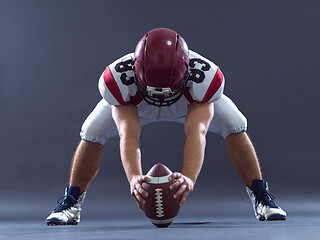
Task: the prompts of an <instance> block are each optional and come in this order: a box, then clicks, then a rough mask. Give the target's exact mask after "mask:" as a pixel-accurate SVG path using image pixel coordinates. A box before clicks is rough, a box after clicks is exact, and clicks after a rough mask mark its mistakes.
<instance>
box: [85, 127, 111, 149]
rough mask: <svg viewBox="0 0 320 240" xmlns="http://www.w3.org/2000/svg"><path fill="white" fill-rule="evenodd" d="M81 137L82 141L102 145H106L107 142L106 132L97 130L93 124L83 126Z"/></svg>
mask: <svg viewBox="0 0 320 240" xmlns="http://www.w3.org/2000/svg"><path fill="white" fill-rule="evenodd" d="M80 137H81V139H82V140H86V141H88V142H94V143H100V144H101V145H104V144H105V143H106V141H107V139H106V136H105V132H104V131H101V129H99V128H97V126H94V125H92V124H89V125H88V124H83V125H82V128H81V132H80Z"/></svg>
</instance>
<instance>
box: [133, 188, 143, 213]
mask: <svg viewBox="0 0 320 240" xmlns="http://www.w3.org/2000/svg"><path fill="white" fill-rule="evenodd" d="M131 195H132V197H133V198H134V200H135V201H136V203H137V205H138V208H139V209H140V210H141V211H143V210H142V206H141V203H140V202H139V201H138V199H137V198H136V196H135V194H134V192H132V193H131Z"/></svg>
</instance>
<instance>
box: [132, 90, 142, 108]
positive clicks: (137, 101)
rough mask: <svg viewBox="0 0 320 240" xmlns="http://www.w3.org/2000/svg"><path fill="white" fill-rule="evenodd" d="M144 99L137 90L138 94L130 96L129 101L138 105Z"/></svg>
mask: <svg viewBox="0 0 320 240" xmlns="http://www.w3.org/2000/svg"><path fill="white" fill-rule="evenodd" d="M142 100H143V98H142V97H141V95H140V94H139V93H138V92H137V94H136V95H135V96H133V97H131V98H130V102H129V103H132V104H133V105H138V104H139V103H140V102H141V101H142Z"/></svg>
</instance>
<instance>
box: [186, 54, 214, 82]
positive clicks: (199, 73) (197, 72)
mask: <svg viewBox="0 0 320 240" xmlns="http://www.w3.org/2000/svg"><path fill="white" fill-rule="evenodd" d="M196 64H201V65H202V66H201V69H198V68H194V67H195V66H196ZM189 66H190V72H191V75H190V77H189V79H190V80H191V81H194V82H196V83H202V82H203V80H204V79H205V77H206V76H205V73H204V72H206V71H209V69H210V68H211V66H210V64H209V63H207V62H206V61H204V60H202V59H200V58H192V59H190V62H189Z"/></svg>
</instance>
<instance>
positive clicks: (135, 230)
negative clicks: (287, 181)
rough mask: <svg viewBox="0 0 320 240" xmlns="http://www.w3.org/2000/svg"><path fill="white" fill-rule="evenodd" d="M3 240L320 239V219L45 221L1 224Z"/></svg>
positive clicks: (0, 237)
mask: <svg viewBox="0 0 320 240" xmlns="http://www.w3.org/2000/svg"><path fill="white" fill-rule="evenodd" d="M0 233H1V235H0V239H8V240H9V239H14V240H16V239H49V240H50V239H224V240H228V239H247V240H249V239H290V240H294V239H299V240H300V239H308V240H313V239H319V238H320V218H319V217H307V216H292V217H290V218H289V219H288V220H287V221H281V222H259V221H254V219H252V218H251V217H220V218H195V219H192V218H187V219H183V218H182V219H181V218H180V219H177V221H176V222H175V223H173V224H172V225H171V226H170V227H169V228H167V229H157V228H155V227H154V226H153V225H151V224H150V223H149V222H147V221H145V220H144V219H117V220H110V219H109V220H99V221H97V220H86V221H83V222H82V223H81V224H79V225H78V226H59V227H47V226H46V225H45V224H44V222H43V221H41V222H39V221H38V222H37V221H31V222H28V221H25V222H9V223H0Z"/></svg>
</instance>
